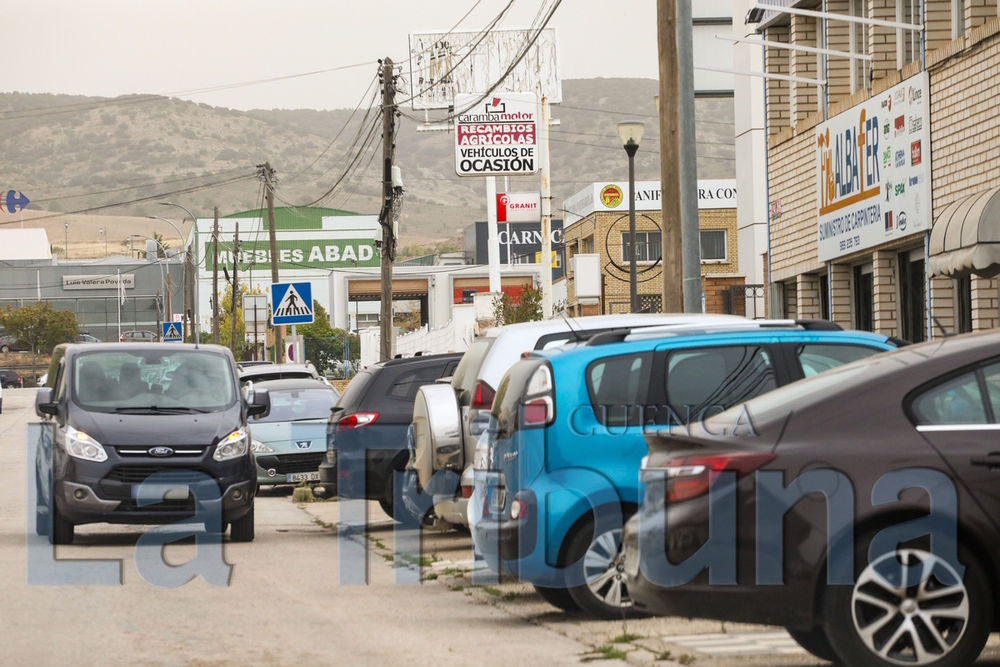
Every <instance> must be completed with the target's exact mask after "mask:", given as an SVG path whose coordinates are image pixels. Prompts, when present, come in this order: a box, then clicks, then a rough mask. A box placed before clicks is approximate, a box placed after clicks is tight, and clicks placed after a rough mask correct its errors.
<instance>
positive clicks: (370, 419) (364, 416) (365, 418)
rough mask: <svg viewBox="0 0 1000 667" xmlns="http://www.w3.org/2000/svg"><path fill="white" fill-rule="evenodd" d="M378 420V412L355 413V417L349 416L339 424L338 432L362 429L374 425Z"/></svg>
mask: <svg viewBox="0 0 1000 667" xmlns="http://www.w3.org/2000/svg"><path fill="white" fill-rule="evenodd" d="M376 419H378V413H377V412H355V413H354V414H353V415H347V416H346V417H344V418H343V419H341V420H340V421H339V422H337V430H338V431H346V430H348V429H352V428H361V427H362V426H368V425H369V424H371V423H374V422H375V420H376Z"/></svg>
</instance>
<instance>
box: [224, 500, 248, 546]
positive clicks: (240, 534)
mask: <svg viewBox="0 0 1000 667" xmlns="http://www.w3.org/2000/svg"><path fill="white" fill-rule="evenodd" d="M253 538H254V525H253V505H250V510H249V511H248V512H247V513H246V514H244V515H243V516H242V517H241V518H239V519H237V520H236V521H233V522H232V523H231V524H230V527H229V541H230V542H253Z"/></svg>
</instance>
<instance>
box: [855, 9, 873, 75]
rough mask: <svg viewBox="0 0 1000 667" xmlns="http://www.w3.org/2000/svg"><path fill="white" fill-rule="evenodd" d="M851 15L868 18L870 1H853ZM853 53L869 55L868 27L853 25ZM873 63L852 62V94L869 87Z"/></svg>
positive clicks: (859, 24) (858, 24) (864, 61)
mask: <svg viewBox="0 0 1000 667" xmlns="http://www.w3.org/2000/svg"><path fill="white" fill-rule="evenodd" d="M851 15H852V16H860V17H862V18H868V0H851ZM850 30H851V53H857V54H860V55H868V30H869V28H868V26H866V25H863V24H861V23H855V24H851V28H850ZM870 72H871V63H870V62H869V61H867V60H851V93H856V92H858V91H859V90H862V89H864V88H867V87H868V77H869V75H870Z"/></svg>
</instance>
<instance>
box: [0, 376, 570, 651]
mask: <svg viewBox="0 0 1000 667" xmlns="http://www.w3.org/2000/svg"><path fill="white" fill-rule="evenodd" d="M33 400H34V391H33V390H5V391H4V400H3V408H4V411H3V414H0V456H2V460H3V464H4V466H5V467H6V469H7V471H8V474H7V475H5V478H6V483H5V484H3V485H0V506H2V507H3V508H4V511H3V512H2V513H0V609H2V611H0V615H2V617H3V619H4V621H3V628H4V633H3V638H2V639H0V664H3V665H39V666H40V665H97V664H100V665H129V666H137V665H198V666H209V665H392V664H406V665H471V664H476V665H510V664H521V665H530V664H549V665H565V664H578V663H579V661H580V656H581V655H582V654H584V653H586V652H587V651H588V650H589V649H588V648H587V647H586V646H584V645H582V644H580V643H578V642H576V641H574V640H572V639H570V638H567V637H565V636H563V635H560V634H559V633H557V632H554V631H552V630H549V629H546V628H544V627H541V626H539V625H537V624H532V623H528V622H525V621H523V620H522V619H519V618H517V617H514V616H511V615H510V614H507V613H505V612H503V611H502V610H499V609H496V608H495V607H493V606H490V605H485V604H475V603H473V602H471V601H470V600H469V599H467V598H466V597H465V596H463V595H457V594H455V593H454V592H452V591H450V590H449V589H448V588H446V587H444V586H437V585H428V586H395V585H393V576H392V575H393V572H392V569H391V568H390V567H389V565H388V564H386V562H385V560H384V559H383V558H380V557H378V556H377V555H375V554H373V557H372V561H373V562H372V565H371V567H370V570H369V571H370V585H368V586H350V587H348V586H338V585H337V574H336V573H337V548H336V539H335V536H334V533H333V532H332V531H331V530H329V529H327V528H324V527H322V526H321V525H318V524H317V523H315V521H314V518H313V517H312V516H311V515H310V514H308V513H306V512H305V511H303V510H302V509H300V508H299V507H297V506H296V505H294V504H293V503H292V502H291V499H290V498H289V497H288V495H286V494H281V493H266V494H265V495H263V496H261V497H259V499H258V502H259V504H258V505H257V511H256V519H257V525H256V532H257V537H256V540H255V541H254V542H252V543H249V544H230V543H227V544H226V545H225V555H226V559H227V561H228V562H229V563H232V564H233V565H234V567H235V572H234V574H233V577H232V580H231V585H230V586H229V587H213V586H209V585H208V584H206V583H204V582H203V581H201V580H200V579H196V580H194V581H192V582H190V583H188V584H187V585H185V586H182V587H180V588H176V589H164V588H157V587H154V586H152V585H150V584H148V583H146V582H145V581H143V579H142V578H141V577H140V576H139V575H138V574H137V572H136V570H135V568H134V566H133V564H132V554H133V549H134V546H135V542H136V540H137V539H138V537H139V535H140V534H141V533H142V530H143V528H142V527H133V526H111V525H106V524H96V525H92V526H85V527H81V528H78V535H79V537H78V538H77V541H76V542H75V543H74V544H73V545H70V546H66V547H59V548H58V550H57V557H58V558H60V559H64V558H120V559H122V560H123V561H124V585H123V586H118V587H71V586H28V585H27V584H26V583H25V557H26V549H25V501H24V495H25V479H24V471H25V460H24V459H25V447H24V441H25V424H26V423H27V422H29V421H33V420H34V419H35V416H34V410H33V409H32V404H33ZM331 504H332V503H331ZM378 512H379V510H378V508H377V505H376V506H375V509H374V512H373V514H376V513H378ZM193 555H194V548H193V546H192V545H191V544H182V545H177V546H168V547H167V549H166V556H167V559H168V561H169V562H172V563H181V562H184V561H186V560H187V559H188V558H190V557H191V556H193ZM376 559H377V560H378V561H381V562H375V560H376ZM512 638H516V641H511V640H510V639H512Z"/></svg>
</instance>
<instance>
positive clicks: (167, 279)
mask: <svg viewBox="0 0 1000 667" xmlns="http://www.w3.org/2000/svg"><path fill="white" fill-rule="evenodd" d="M135 236H138V237H139V238H141V239H149V240H150V241H152V242H153V243H155V244H156V245H158V246H160V250H161V251H163V258H164V260H166V257H167V250H166V248H164V247H163V244H162V243H160V242H159V241H157V240H156V239H154V238H153V237H152V236H146V235H145V234H129V235H128V237H129V239H132V238H133V237H135ZM146 247H147V248H148V247H149V246H146ZM157 264H159V265H160V284H161V285H162V286H163V291H164V292H166V295H167V303H166V304H165V305H166V307H167V311H169V310H170V265H169V264H167V275H166V277H164V275H163V264H162V263H161V262H157ZM160 313H162V315H163V320H164V321H168V320H167V313H166V312H165V311H164V310H163V306H162V305H161V306H160ZM171 317H172V315H171ZM157 335H159V334H157Z"/></svg>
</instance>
